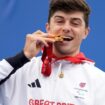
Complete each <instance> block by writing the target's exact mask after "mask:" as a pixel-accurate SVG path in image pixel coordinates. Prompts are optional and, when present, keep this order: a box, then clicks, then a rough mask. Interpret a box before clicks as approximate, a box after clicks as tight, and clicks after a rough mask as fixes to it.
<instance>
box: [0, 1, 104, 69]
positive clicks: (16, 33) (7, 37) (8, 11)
mask: <svg viewBox="0 0 105 105" xmlns="http://www.w3.org/2000/svg"><path fill="white" fill-rule="evenodd" d="M87 2H88V3H89V5H90V6H91V10H92V13H91V16H90V28H91V32H90V33H89V36H88V38H87V39H86V40H85V41H84V42H83V44H82V46H81V51H82V52H84V53H85V55H86V56H87V57H89V58H91V59H93V60H94V61H95V62H96V66H97V67H99V68H100V69H102V70H105V0H87ZM48 4H49V0H0V60H1V59H3V58H6V57H9V56H13V55H15V54H16V53H17V52H20V51H21V50H22V48H23V47H24V43H25V36H26V34H27V33H32V32H34V31H36V30H38V29H40V30H42V31H45V23H46V22H47V16H48Z"/></svg>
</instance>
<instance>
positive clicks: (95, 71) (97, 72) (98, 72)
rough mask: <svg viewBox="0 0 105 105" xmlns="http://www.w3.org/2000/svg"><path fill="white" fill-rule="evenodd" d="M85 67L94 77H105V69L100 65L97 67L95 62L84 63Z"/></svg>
mask: <svg viewBox="0 0 105 105" xmlns="http://www.w3.org/2000/svg"><path fill="white" fill-rule="evenodd" d="M84 68H85V69H86V71H87V72H88V73H89V74H90V75H92V76H93V77H104V78H105V72H104V70H102V69H100V68H99V67H97V66H96V65H95V63H85V64H84Z"/></svg>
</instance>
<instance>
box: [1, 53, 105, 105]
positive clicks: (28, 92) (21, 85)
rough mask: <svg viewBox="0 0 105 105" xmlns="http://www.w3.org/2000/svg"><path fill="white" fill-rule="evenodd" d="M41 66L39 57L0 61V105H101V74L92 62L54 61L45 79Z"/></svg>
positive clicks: (104, 104)
mask: <svg viewBox="0 0 105 105" xmlns="http://www.w3.org/2000/svg"><path fill="white" fill-rule="evenodd" d="M20 62H21V63H20ZM23 64H24V65H23ZM22 65H23V66H22ZM41 66H42V61H41V57H35V58H33V59H32V60H31V61H28V59H27V58H25V56H24V54H23V53H21V54H18V55H17V56H16V57H13V58H9V59H6V60H5V59H4V60H2V61H1V62H0V105H105V73H104V72H103V71H101V70H100V69H98V68H97V67H95V66H94V64H93V63H92V62H87V61H84V63H82V64H72V63H70V62H68V61H65V60H59V61H56V62H54V63H52V73H51V75H50V76H49V77H45V76H44V75H43V74H41ZM61 72H63V77H60V74H61Z"/></svg>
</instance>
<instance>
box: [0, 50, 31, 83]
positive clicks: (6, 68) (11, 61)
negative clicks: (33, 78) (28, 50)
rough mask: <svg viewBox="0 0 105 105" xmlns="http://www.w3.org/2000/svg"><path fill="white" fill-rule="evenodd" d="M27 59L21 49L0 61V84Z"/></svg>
mask: <svg viewBox="0 0 105 105" xmlns="http://www.w3.org/2000/svg"><path fill="white" fill-rule="evenodd" d="M28 61H29V59H28V58H26V56H25V55H24V53H23V51H22V52H20V53H18V54H17V55H15V56H13V57H9V58H6V59H3V60H2V61H0V85H1V84H2V83H3V82H5V81H6V80H7V79H8V78H9V77H10V76H11V75H12V74H13V73H14V72H15V71H16V70H17V69H19V68H20V67H22V66H23V65H24V64H25V63H27V62H28Z"/></svg>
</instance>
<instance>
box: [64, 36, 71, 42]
mask: <svg viewBox="0 0 105 105" xmlns="http://www.w3.org/2000/svg"><path fill="white" fill-rule="evenodd" d="M63 40H64V41H71V40H73V38H72V37H64V38H63Z"/></svg>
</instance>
